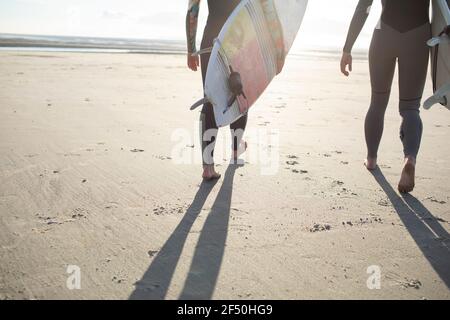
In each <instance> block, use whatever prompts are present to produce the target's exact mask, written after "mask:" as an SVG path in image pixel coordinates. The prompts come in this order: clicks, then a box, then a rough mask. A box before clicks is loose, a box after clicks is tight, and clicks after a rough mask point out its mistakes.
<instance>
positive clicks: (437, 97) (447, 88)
mask: <svg viewBox="0 0 450 320" xmlns="http://www.w3.org/2000/svg"><path fill="white" fill-rule="evenodd" d="M449 97H450V83H447V84H446V85H444V86H442V87H441V88H439V89H438V90H437V91H436V92H435V93H434V95H432V96H431V97H429V98H428V99H427V100H425V102H424V103H423V107H424V108H425V109H426V110H428V109H430V108H431V107H432V106H433V105H435V104H438V103H440V104H441V105H443V106H444V107H446V108H447V109H449V110H450V103H449Z"/></svg>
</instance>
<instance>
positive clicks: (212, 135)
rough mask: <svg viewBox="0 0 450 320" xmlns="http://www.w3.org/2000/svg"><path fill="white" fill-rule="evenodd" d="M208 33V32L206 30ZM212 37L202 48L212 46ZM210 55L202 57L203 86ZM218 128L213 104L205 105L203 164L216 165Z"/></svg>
mask: <svg viewBox="0 0 450 320" xmlns="http://www.w3.org/2000/svg"><path fill="white" fill-rule="evenodd" d="M205 31H206V30H205ZM212 42H213V41H212V37H208V36H205V37H204V38H203V41H202V46H201V48H202V49H203V48H208V47H210V46H211V45H212ZM209 57H210V54H202V55H201V69H202V79H203V86H205V80H206V71H207V68H208V62H209ZM217 132H218V127H217V124H216V119H215V118H214V109H213V106H212V104H210V103H205V104H204V105H203V108H202V112H201V113H200V141H201V144H202V159H203V164H204V165H207V164H214V147H215V143H216V137H217Z"/></svg>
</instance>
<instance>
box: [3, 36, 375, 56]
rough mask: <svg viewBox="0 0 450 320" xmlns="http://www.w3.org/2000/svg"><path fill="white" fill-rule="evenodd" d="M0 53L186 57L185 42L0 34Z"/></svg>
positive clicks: (320, 52)
mask: <svg viewBox="0 0 450 320" xmlns="http://www.w3.org/2000/svg"><path fill="white" fill-rule="evenodd" d="M0 51H41V52H77V53H135V54H175V55H178V54H185V53H186V42H185V41H184V40H177V39H144V38H116V37H87V36H67V35H64V36H60V35H34V34H13V33H0ZM340 54H341V49H340V48H338V47H325V46H322V47H305V48H301V49H296V50H292V51H291V53H290V56H291V57H297V58H298V57H308V58H316V59H336V58H339V57H340ZM353 55H354V58H355V59H367V50H355V52H354V53H353Z"/></svg>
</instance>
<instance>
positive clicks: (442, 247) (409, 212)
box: [371, 168, 450, 288]
mask: <svg viewBox="0 0 450 320" xmlns="http://www.w3.org/2000/svg"><path fill="white" fill-rule="evenodd" d="M371 172H372V175H373V176H374V178H375V180H376V181H377V182H378V184H379V185H380V187H381V188H382V189H383V191H384V192H385V193H386V195H387V197H388V198H389V200H390V202H391V203H392V205H393V207H394V209H395V210H396V211H397V214H398V215H399V217H400V219H401V221H402V223H403V224H404V226H405V227H406V229H407V230H408V232H409V233H410V235H411V237H412V238H413V240H414V241H415V242H416V244H417V246H418V247H419V248H420V250H421V251H422V253H423V255H424V256H425V257H426V258H427V260H428V262H429V263H430V265H431V266H432V267H433V269H434V270H435V271H436V273H437V274H438V276H439V277H440V278H441V279H442V281H443V282H444V283H445V284H446V286H447V288H450V249H449V246H448V241H449V240H450V238H449V234H448V232H447V231H446V230H445V229H444V228H443V227H442V226H441V224H440V223H439V222H438V219H437V218H436V217H435V216H434V215H433V214H432V213H431V212H430V211H429V210H428V209H427V208H425V206H424V205H423V204H422V203H421V202H420V201H419V200H418V199H416V198H415V197H414V196H412V195H411V194H404V195H402V196H399V195H398V194H397V192H395V190H394V189H393V188H392V186H391V185H390V184H389V182H388V181H387V180H386V178H385V176H384V174H383V172H382V171H381V170H380V169H379V168H378V169H376V170H374V171H371Z"/></svg>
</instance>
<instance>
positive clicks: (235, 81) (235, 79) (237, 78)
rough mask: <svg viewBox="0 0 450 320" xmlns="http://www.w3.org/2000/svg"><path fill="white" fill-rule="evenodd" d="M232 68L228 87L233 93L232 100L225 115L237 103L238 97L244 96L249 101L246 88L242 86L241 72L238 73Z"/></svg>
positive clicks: (229, 101)
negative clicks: (245, 91)
mask: <svg viewBox="0 0 450 320" xmlns="http://www.w3.org/2000/svg"><path fill="white" fill-rule="evenodd" d="M229 67H230V76H229V78H228V87H229V89H230V91H231V94H232V96H231V98H230V100H228V107H227V109H225V111H224V112H223V113H225V112H226V111H227V110H228V109H229V108H230V107H231V106H232V105H233V103H234V102H235V101H236V99H237V97H239V96H243V97H244V98H245V99H247V96H246V95H245V93H244V86H243V84H242V79H241V75H240V74H239V72H236V71H234V70H233V67H232V66H229Z"/></svg>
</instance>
